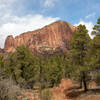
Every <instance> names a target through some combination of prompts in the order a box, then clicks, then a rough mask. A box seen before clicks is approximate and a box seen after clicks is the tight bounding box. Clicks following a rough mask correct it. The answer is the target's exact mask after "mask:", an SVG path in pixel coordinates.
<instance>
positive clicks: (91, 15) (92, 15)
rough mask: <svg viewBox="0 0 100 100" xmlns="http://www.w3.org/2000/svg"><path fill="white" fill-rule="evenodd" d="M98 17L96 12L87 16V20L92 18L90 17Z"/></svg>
mask: <svg viewBox="0 0 100 100" xmlns="http://www.w3.org/2000/svg"><path fill="white" fill-rule="evenodd" d="M95 15H96V13H95V12H94V13H92V14H89V15H87V16H86V17H85V18H87V19H88V18H90V17H94V16H95Z"/></svg>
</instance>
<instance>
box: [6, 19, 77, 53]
mask: <svg viewBox="0 0 100 100" xmlns="http://www.w3.org/2000/svg"><path fill="white" fill-rule="evenodd" d="M75 29H76V27H74V26H72V25H71V24H69V23H67V22H64V21H57V22H55V23H52V24H50V25H47V26H45V27H44V28H42V29H39V30H35V31H29V32H26V33H23V34H21V35H19V36H17V37H15V38H13V36H8V37H7V39H6V41H5V47H4V51H5V52H12V51H15V49H16V47H18V46H20V45H25V46H29V48H30V49H31V50H32V51H34V50H36V51H38V52H40V53H41V52H44V51H55V50H56V49H57V48H59V49H61V50H62V51H66V50H67V47H68V45H67V44H68V42H69V41H70V39H71V37H72V34H73V32H74V31H75Z"/></svg>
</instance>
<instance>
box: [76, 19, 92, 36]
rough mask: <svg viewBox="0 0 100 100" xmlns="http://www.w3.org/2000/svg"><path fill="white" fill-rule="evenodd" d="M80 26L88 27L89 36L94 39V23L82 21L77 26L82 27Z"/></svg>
mask: <svg viewBox="0 0 100 100" xmlns="http://www.w3.org/2000/svg"><path fill="white" fill-rule="evenodd" d="M80 24H82V25H85V26H86V28H87V30H88V31H89V36H90V37H91V38H93V36H92V35H91V32H92V31H93V23H92V22H85V21H83V20H80V22H79V23H77V24H75V26H78V25H80Z"/></svg>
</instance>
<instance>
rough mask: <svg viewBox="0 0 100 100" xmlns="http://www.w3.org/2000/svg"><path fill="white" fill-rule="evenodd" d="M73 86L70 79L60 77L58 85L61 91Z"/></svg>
mask: <svg viewBox="0 0 100 100" xmlns="http://www.w3.org/2000/svg"><path fill="white" fill-rule="evenodd" d="M72 86H73V84H72V81H71V79H67V78H62V80H61V83H60V85H59V87H60V88H61V89H62V91H64V90H67V89H70V88H71V87H72Z"/></svg>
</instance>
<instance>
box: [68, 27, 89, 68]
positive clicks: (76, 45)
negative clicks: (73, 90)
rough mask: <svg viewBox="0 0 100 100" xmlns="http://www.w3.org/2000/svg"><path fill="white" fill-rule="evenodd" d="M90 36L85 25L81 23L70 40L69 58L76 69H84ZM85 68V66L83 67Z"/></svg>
mask: <svg viewBox="0 0 100 100" xmlns="http://www.w3.org/2000/svg"><path fill="white" fill-rule="evenodd" d="M89 42H90V37H89V35H88V31H87V29H86V27H85V25H79V26H78V29H77V30H76V31H75V33H74V35H73V37H72V40H71V41H70V45H69V47H70V50H69V53H68V55H69V60H70V63H71V65H72V66H76V69H77V68H78V69H80V70H81V69H82V66H84V64H85V57H86V55H87V51H88V48H89ZM83 69H84V68H83Z"/></svg>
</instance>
